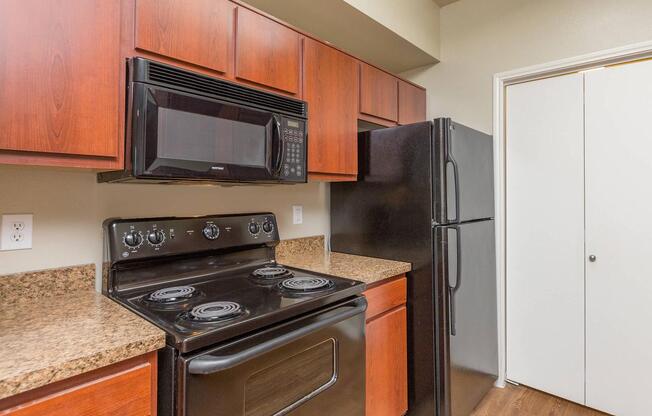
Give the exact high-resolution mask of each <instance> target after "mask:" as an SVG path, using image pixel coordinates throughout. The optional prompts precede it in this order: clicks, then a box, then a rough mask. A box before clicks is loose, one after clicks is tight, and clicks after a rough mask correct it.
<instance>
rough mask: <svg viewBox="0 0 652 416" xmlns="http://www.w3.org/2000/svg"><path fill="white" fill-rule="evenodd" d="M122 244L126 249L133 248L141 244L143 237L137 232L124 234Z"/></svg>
mask: <svg viewBox="0 0 652 416" xmlns="http://www.w3.org/2000/svg"><path fill="white" fill-rule="evenodd" d="M124 243H125V245H126V246H127V247H131V248H135V247H138V246H139V245H141V244H142V243H143V236H142V235H140V233H139V232H138V231H131V232H128V233H127V234H125V238H124Z"/></svg>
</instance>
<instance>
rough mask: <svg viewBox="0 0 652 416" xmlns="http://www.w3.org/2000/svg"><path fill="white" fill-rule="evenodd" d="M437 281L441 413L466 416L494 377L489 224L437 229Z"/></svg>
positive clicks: (494, 321) (492, 255)
mask: <svg viewBox="0 0 652 416" xmlns="http://www.w3.org/2000/svg"><path fill="white" fill-rule="evenodd" d="M435 238H436V239H437V240H436V241H437V251H436V255H435V257H436V258H437V269H436V270H437V272H436V273H437V274H438V276H437V278H438V280H439V281H443V282H442V285H443V286H444V287H447V288H448V289H447V290H446V292H447V293H446V305H447V318H446V319H445V322H446V327H447V328H446V329H445V330H447V335H448V337H447V338H448V339H447V341H448V342H447V344H448V348H447V349H446V350H447V351H446V352H447V356H448V357H447V360H446V361H448V362H449V363H450V365H449V367H448V368H447V370H448V371H445V373H446V375H445V379H444V383H445V386H446V388H445V390H446V392H445V397H448V398H449V400H447V402H448V403H449V405H448V406H446V407H447V409H446V411H445V414H446V415H450V416H468V415H470V414H471V412H472V411H473V409H474V408H475V406H477V404H478V403H479V402H480V401H481V400H482V398H483V397H484V396H485V394H486V393H487V392H488V391H489V390H490V389H491V388H492V386H493V384H494V382H495V381H496V378H497V375H498V334H497V331H498V319H497V305H496V273H495V270H496V263H495V249H494V247H495V244H494V242H495V240H494V221H493V220H487V221H476V222H470V223H463V224H456V225H449V226H440V227H436V228H435Z"/></svg>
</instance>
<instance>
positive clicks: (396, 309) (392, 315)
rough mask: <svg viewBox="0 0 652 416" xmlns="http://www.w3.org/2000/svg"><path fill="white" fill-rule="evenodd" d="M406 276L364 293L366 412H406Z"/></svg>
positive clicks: (383, 415)
mask: <svg viewBox="0 0 652 416" xmlns="http://www.w3.org/2000/svg"><path fill="white" fill-rule="evenodd" d="M406 283H407V281H406V278H405V276H400V277H398V278H394V279H391V280H390V281H388V282H386V283H382V284H380V285H378V286H375V287H372V288H370V289H368V290H367V291H366V292H365V296H366V297H367V302H369V306H368V308H367V327H366V343H367V348H366V350H367V351H366V354H367V357H366V360H367V369H366V383H367V388H366V414H367V415H369V416H371V415H373V416H400V415H403V414H405V413H406V412H407V403H408V400H407V394H408V389H407V309H406V306H405V304H406Z"/></svg>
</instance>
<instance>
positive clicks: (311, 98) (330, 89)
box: [303, 38, 358, 180]
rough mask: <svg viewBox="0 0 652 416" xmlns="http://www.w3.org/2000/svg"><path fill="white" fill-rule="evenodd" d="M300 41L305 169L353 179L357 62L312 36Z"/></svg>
mask: <svg viewBox="0 0 652 416" xmlns="http://www.w3.org/2000/svg"><path fill="white" fill-rule="evenodd" d="M303 42H304V49H303V94H304V99H305V100H306V101H307V102H308V172H309V173H311V174H314V175H312V177H313V178H318V177H321V178H323V179H329V180H337V179H344V180H346V179H348V180H355V178H356V176H357V173H358V147H357V139H358V130H357V109H358V93H357V92H358V66H357V61H356V60H355V59H353V58H351V57H350V56H348V55H346V54H344V53H342V52H340V51H338V50H336V49H334V48H331V47H330V46H328V45H325V44H323V43H320V42H317V41H315V40H313V39H309V38H305V39H304V41H303ZM327 175H332V176H330V177H328V176H327Z"/></svg>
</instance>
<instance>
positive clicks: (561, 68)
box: [493, 41, 652, 387]
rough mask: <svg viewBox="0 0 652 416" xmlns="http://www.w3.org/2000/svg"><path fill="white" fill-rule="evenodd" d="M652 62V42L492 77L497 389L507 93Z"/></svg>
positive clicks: (502, 341) (502, 350)
mask: <svg viewBox="0 0 652 416" xmlns="http://www.w3.org/2000/svg"><path fill="white" fill-rule="evenodd" d="M650 58H652V41H647V42H641V43H635V44H631V45H627V46H623V47H618V48H613V49H607V50H603V51H598V52H592V53H589V54H585V55H580V56H576V57H572V58H566V59H561V60H557V61H553V62H548V63H544V64H540V65H534V66H528V67H524V68H519V69H515V70H511V71H506V72H500V73H497V74H495V75H494V77H493V136H494V138H495V140H494V166H496V167H497V169H495V170H494V188H495V193H496V198H495V204H496V206H495V208H496V217H495V221H496V277H497V279H498V282H497V285H496V287H497V290H498V294H497V295H498V380H497V381H496V386H498V387H504V386H505V382H506V358H507V350H506V310H505V301H506V294H505V288H506V266H507V265H506V257H505V256H506V241H505V234H506V220H507V218H506V206H505V204H506V200H505V198H506V194H505V180H506V176H505V163H506V162H505V117H506V110H507V107H506V101H505V92H506V88H507V87H508V86H509V85H513V84H519V83H522V82H528V81H534V80H537V79H543V78H550V77H554V76H559V75H565V74H570V73H575V72H582V71H591V70H598V69H602V68H604V67H606V66H610V65H618V64H622V63H627V62H633V61H638V60H643V59H650Z"/></svg>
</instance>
